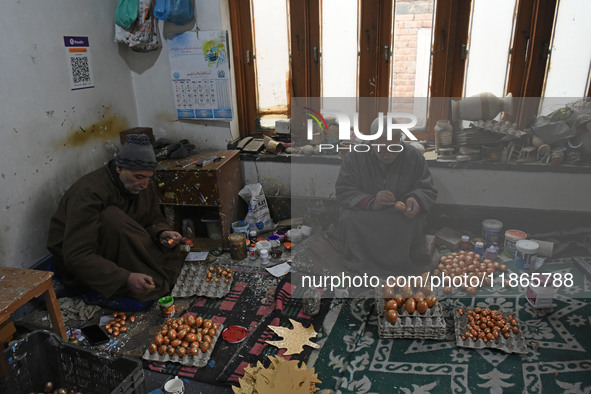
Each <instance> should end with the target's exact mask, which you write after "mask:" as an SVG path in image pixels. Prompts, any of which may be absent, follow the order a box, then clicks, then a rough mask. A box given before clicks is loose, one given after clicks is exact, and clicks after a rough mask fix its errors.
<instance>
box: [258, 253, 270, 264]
mask: <svg viewBox="0 0 591 394" xmlns="http://www.w3.org/2000/svg"><path fill="white" fill-rule="evenodd" d="M259 254H260V255H261V264H263V265H267V264H269V251H268V250H267V249H263V250H261V251H260V252H259Z"/></svg>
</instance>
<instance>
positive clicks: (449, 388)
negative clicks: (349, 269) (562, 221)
mask: <svg viewBox="0 0 591 394" xmlns="http://www.w3.org/2000/svg"><path fill="white" fill-rule="evenodd" d="M560 272H562V273H563V274H566V273H571V274H573V276H574V283H573V284H572V286H569V287H565V286H562V287H560V288H559V289H558V291H557V293H556V296H555V297H554V305H555V307H554V309H553V311H552V312H551V313H549V314H547V315H542V316H540V315H539V314H538V312H537V311H536V310H535V309H534V308H532V307H531V305H530V304H529V303H528V301H527V300H526V299H525V298H524V297H523V293H522V294H521V295H513V294H508V295H507V296H504V295H502V294H501V295H497V296H494V297H493V296H482V297H479V296H477V297H476V298H463V299H459V298H457V299H451V298H450V299H446V300H443V301H442V304H443V306H444V311H445V313H446V316H447V317H446V320H447V326H448V330H450V332H448V335H447V338H446V340H437V341H434V340H410V339H404V340H403V339H380V338H379V335H378V327H377V315H376V311H375V300H374V299H371V298H370V299H367V298H365V299H354V300H351V301H350V302H349V303H348V304H346V305H344V306H343V309H342V311H341V313H340V315H339V317H338V319H337V322H336V324H335V325H334V328H333V330H332V332H331V333H330V335H329V336H328V338H327V339H326V342H325V344H324V346H323V348H322V350H321V352H320V355H319V357H318V360H317V361H316V364H315V368H316V372H317V373H318V377H319V379H320V380H322V384H321V385H320V386H319V387H320V388H321V389H332V390H335V391H337V392H339V393H370V392H371V393H386V392H387V393H415V392H459V393H465V392H482V391H486V392H495V393H496V392H548V393H555V392H589V391H590V390H591V336H589V333H590V332H591V318H589V316H591V305H590V303H589V301H590V300H589V298H580V297H579V296H580V295H581V294H589V290H591V281H590V280H589V278H587V277H586V276H584V275H582V274H581V273H580V271H579V270H578V267H575V266H574V264H571V265H570V266H568V267H567V266H565V267H563V268H562V269H561V271H560ZM462 305H463V306H468V307H478V306H480V307H490V308H491V309H512V310H516V311H517V315H518V317H519V321H520V324H521V329H522V332H523V335H524V337H525V338H526V339H527V341H528V348H529V353H528V354H524V355H515V354H507V353H503V352H501V351H498V350H490V349H483V350H472V349H464V348H459V347H456V345H455V339H454V336H453V332H451V327H453V319H452V318H451V312H452V311H453V310H454V309H455V308H456V307H459V306H462Z"/></svg>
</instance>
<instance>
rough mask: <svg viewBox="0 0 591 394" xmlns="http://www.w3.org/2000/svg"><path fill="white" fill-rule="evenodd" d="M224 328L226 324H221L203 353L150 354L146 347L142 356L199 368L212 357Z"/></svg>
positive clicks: (145, 358) (151, 359)
mask: <svg viewBox="0 0 591 394" xmlns="http://www.w3.org/2000/svg"><path fill="white" fill-rule="evenodd" d="M223 329H224V325H223V324H219V327H218V331H217V333H216V334H215V336H214V337H213V338H212V340H211V344H210V345H209V349H207V352H205V353H203V352H201V351H199V354H198V355H197V356H194V357H189V356H188V355H186V354H185V355H184V356H183V357H179V356H178V355H177V354H175V355H174V356H172V357H171V356H169V355H168V353H164V355H162V356H161V355H160V354H158V352H154V354H150V352H149V351H148V349H147V348H146V351H145V352H144V355H143V356H142V358H143V359H144V360H150V361H160V362H172V363H179V364H181V365H186V366H190V367H197V368H201V367H204V366H206V365H207V363H208V362H209V358H210V357H211V353H213V349H214V347H215V344H216V342H217V340H218V338H219V337H220V335H222V330H223ZM151 343H152V342H150V344H151ZM148 346H149V345H148Z"/></svg>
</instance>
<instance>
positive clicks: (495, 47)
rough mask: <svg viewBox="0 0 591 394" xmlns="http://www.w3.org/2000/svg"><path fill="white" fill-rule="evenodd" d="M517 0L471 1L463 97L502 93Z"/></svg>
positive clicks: (501, 95) (503, 92)
mask: <svg viewBox="0 0 591 394" xmlns="http://www.w3.org/2000/svg"><path fill="white" fill-rule="evenodd" d="M515 1H516V0H496V1H490V0H474V1H473V2H472V18H471V19H472V20H471V21H470V34H469V38H468V53H467V67H466V78H465V82H464V97H469V96H473V95H475V94H479V93H483V92H490V93H492V94H494V95H495V96H497V97H503V96H504V95H505V85H506V80H507V67H508V63H509V48H510V45H511V37H512V34H513V26H514V25H515Z"/></svg>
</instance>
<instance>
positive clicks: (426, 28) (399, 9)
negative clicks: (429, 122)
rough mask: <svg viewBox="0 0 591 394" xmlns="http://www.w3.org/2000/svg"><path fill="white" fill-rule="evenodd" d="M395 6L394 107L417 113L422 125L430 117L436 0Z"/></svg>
mask: <svg viewBox="0 0 591 394" xmlns="http://www.w3.org/2000/svg"><path fill="white" fill-rule="evenodd" d="M395 7H396V8H395V10H394V22H393V23H394V34H393V44H392V45H393V48H392V59H391V60H392V69H391V73H390V82H391V83H390V96H391V97H393V98H394V99H393V100H392V101H391V104H392V106H391V110H395V111H397V112H398V111H400V112H409V113H414V114H415V115H416V116H417V118H418V123H417V127H422V126H424V125H425V119H426V117H427V100H426V99H425V98H426V97H429V80H430V79H429V76H430V68H431V43H432V36H433V28H432V26H433V10H434V1H433V0H428V1H424V0H414V1H413V0H407V1H396V2H395ZM400 98H406V99H405V100H400ZM413 98H415V99H413ZM394 106H395V107H394Z"/></svg>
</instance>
